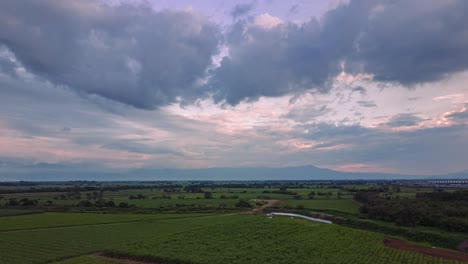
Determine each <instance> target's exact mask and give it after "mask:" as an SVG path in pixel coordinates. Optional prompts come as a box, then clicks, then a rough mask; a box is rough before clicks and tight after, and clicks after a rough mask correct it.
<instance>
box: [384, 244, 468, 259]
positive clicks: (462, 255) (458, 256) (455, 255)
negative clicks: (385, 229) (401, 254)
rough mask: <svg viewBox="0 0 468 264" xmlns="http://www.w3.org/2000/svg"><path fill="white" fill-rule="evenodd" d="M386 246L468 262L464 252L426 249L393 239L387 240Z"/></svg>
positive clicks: (467, 255) (467, 256)
mask: <svg viewBox="0 0 468 264" xmlns="http://www.w3.org/2000/svg"><path fill="white" fill-rule="evenodd" d="M384 245H385V246H387V247H391V248H396V249H400V250H406V251H412V252H416V253H420V254H425V255H429V256H432V257H438V258H444V259H450V260H457V261H463V262H468V254H466V253H463V252H457V251H452V250H449V249H443V248H430V247H424V246H419V245H415V244H411V243H408V242H405V241H401V240H391V239H386V240H385V241H384Z"/></svg>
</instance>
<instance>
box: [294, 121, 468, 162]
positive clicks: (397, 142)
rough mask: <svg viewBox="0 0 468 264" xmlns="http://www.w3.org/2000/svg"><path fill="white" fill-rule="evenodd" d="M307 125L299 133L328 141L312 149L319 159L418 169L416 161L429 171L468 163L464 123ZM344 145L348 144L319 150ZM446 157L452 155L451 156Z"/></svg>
mask: <svg viewBox="0 0 468 264" xmlns="http://www.w3.org/2000/svg"><path fill="white" fill-rule="evenodd" d="M304 129H305V130H306V133H298V134H297V137H302V138H305V139H313V140H320V141H324V142H326V143H324V144H319V145H316V146H314V148H312V149H311V152H309V153H308V154H309V156H308V158H309V159H315V160H316V161H317V162H330V160H333V162H336V163H337V164H340V163H356V162H357V163H360V162H363V161H365V162H369V163H374V162H376V163H379V164H387V165H388V166H390V167H392V166H399V167H401V168H408V169H412V168H413V169H414V165H415V163H420V164H424V167H425V169H426V170H427V171H431V170H433V171H444V170H454V169H455V170H457V169H464V168H465V167H466V158H465V157H466V155H468V146H467V142H468V140H467V139H468V134H467V133H466V129H467V126H466V125H464V124H459V125H453V126H448V127H436V128H424V129H418V130H414V131H388V130H382V129H378V128H366V127H362V126H360V125H349V126H337V125H333V124H327V123H316V124H310V125H305V126H301V127H300V129H299V130H304ZM340 145H346V147H343V148H340V147H338V148H336V149H333V148H332V149H324V150H321V152H316V151H315V150H317V149H321V148H327V147H333V146H340ZM435 149H436V150H437V151H434V150H435ZM331 157H333V158H331ZM446 157H451V158H450V160H447V159H446ZM441 168H443V169H441Z"/></svg>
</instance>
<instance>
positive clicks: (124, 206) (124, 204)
mask: <svg viewBox="0 0 468 264" xmlns="http://www.w3.org/2000/svg"><path fill="white" fill-rule="evenodd" d="M119 207H120V208H128V207H129V206H128V203H124V202H121V203H119Z"/></svg>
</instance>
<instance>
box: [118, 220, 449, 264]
mask: <svg viewBox="0 0 468 264" xmlns="http://www.w3.org/2000/svg"><path fill="white" fill-rule="evenodd" d="M383 240H384V236H383V235H381V234H377V233H372V232H366V231H360V230H355V229H349V228H345V227H341V226H337V225H324V224H317V223H312V222H307V221H302V220H291V219H288V218H281V217H278V218H274V219H269V218H266V217H263V216H251V217H242V218H239V217H237V221H236V222H234V223H231V224H230V225H226V224H217V225H212V226H210V227H209V229H207V228H199V229H192V230H190V231H187V232H183V233H178V234H174V235H172V236H168V237H164V236H159V237H154V238H151V239H148V240H145V241H140V242H133V243H129V244H127V245H125V246H122V247H120V248H118V249H113V250H111V252H113V253H114V254H115V255H124V256H133V257H137V258H138V257H140V258H143V259H145V258H146V259H148V260H155V261H168V262H170V261H171V260H173V261H186V262H190V263H243V264H245V263H452V262H450V261H446V260H438V259H435V258H433V257H429V256H424V255H421V254H416V253H411V252H407V251H399V250H395V249H391V248H388V247H385V246H384V245H383Z"/></svg>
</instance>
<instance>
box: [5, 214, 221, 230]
mask: <svg viewBox="0 0 468 264" xmlns="http://www.w3.org/2000/svg"><path fill="white" fill-rule="evenodd" d="M213 215H216V214H212V215H197V216H185V217H170V218H161V219H142V220H129V221H122V222H103V223H95V224H77V225H61V226H51V227H37V228H24V229H10V230H1V231H0V233H14V232H27V231H35V230H49V229H67V228H78V227H84V226H101V225H122V224H131V223H140V222H154V221H164V220H175V219H184V218H199V217H209V216H213Z"/></svg>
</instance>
